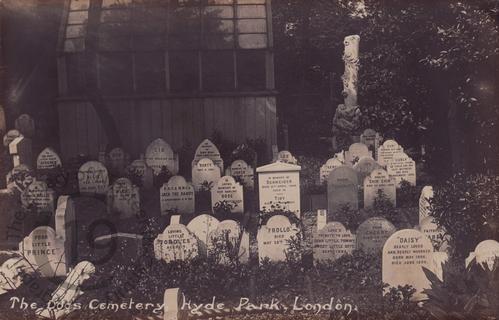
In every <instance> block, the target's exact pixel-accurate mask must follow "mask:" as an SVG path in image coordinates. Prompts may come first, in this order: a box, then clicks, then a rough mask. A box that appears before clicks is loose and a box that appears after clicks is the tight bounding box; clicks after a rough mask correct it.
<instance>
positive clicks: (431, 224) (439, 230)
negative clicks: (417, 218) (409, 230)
mask: <svg viewBox="0 0 499 320" xmlns="http://www.w3.org/2000/svg"><path fill="white" fill-rule="evenodd" d="M419 231H421V232H422V233H423V234H424V235H426V236H427V237H428V239H430V241H431V243H432V244H433V247H434V249H435V251H437V252H447V250H449V241H450V236H449V235H448V234H447V233H446V232H445V229H444V228H443V227H439V226H438V224H437V223H436V222H435V219H434V218H433V217H426V218H424V219H423V221H421V223H420V224H419Z"/></svg>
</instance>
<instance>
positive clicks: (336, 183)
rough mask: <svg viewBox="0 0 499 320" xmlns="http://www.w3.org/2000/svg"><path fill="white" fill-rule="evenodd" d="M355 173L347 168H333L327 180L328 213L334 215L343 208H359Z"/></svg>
mask: <svg viewBox="0 0 499 320" xmlns="http://www.w3.org/2000/svg"><path fill="white" fill-rule="evenodd" d="M358 198H359V196H358V176H357V172H356V171H355V170H354V169H352V168H351V167H349V166H345V165H343V166H341V167H338V168H335V169H334V170H333V171H331V173H330V174H329V176H328V178H327V204H328V213H329V214H330V215H331V214H334V213H336V212H338V211H339V210H340V209H341V208H342V207H343V206H345V205H348V206H349V207H350V209H352V210H356V209H358V208H359V200H358Z"/></svg>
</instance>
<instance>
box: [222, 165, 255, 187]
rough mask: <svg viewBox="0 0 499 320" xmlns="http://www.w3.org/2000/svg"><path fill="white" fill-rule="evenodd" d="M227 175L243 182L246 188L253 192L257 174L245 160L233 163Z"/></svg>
mask: <svg viewBox="0 0 499 320" xmlns="http://www.w3.org/2000/svg"><path fill="white" fill-rule="evenodd" d="M225 174H226V175H228V176H233V177H234V178H235V179H236V180H237V181H239V182H241V183H242V184H243V186H244V187H246V188H248V189H250V190H253V188H254V187H255V181H254V179H255V177H254V176H255V173H254V170H253V168H252V167H251V166H250V165H248V164H247V163H246V162H245V161H244V160H236V161H234V162H232V164H231V165H230V167H228V168H227V170H226V173H225Z"/></svg>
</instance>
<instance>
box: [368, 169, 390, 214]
mask: <svg viewBox="0 0 499 320" xmlns="http://www.w3.org/2000/svg"><path fill="white" fill-rule="evenodd" d="M379 190H381V191H383V193H384V194H385V195H386V196H387V198H388V199H389V200H390V201H391V202H392V204H393V206H395V205H396V203H397V187H396V183H395V179H393V178H392V177H390V176H389V175H388V173H387V172H386V171H385V170H383V169H376V170H374V171H373V172H371V174H370V175H369V176H367V177H366V178H365V179H364V208H370V207H372V206H373V204H374V199H376V197H377V196H378V192H379Z"/></svg>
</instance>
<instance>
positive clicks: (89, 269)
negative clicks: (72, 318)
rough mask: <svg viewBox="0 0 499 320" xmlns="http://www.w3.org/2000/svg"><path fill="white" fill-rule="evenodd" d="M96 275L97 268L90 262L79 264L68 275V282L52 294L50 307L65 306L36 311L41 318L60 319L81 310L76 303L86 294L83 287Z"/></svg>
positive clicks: (65, 281)
mask: <svg viewBox="0 0 499 320" xmlns="http://www.w3.org/2000/svg"><path fill="white" fill-rule="evenodd" d="M94 273H95V266H94V265H93V264H92V263H91V262H88V261H82V262H80V263H78V264H77V265H76V266H75V267H74V269H73V270H71V272H70V273H69V274H68V276H67V277H66V280H64V282H63V283H61V284H60V285H59V286H58V287H57V289H56V290H55V291H54V292H53V293H52V296H51V298H50V302H49V303H48V304H47V306H48V305H50V306H64V307H61V308H57V307H51V308H49V307H47V308H41V309H38V310H37V311H36V314H37V315H38V316H39V317H42V318H47V319H56V320H57V319H59V318H62V317H64V316H67V315H68V314H70V313H71V312H72V311H74V310H79V308H78V307H76V305H75V302H76V299H78V298H79V297H80V296H81V295H83V294H84V291H83V290H82V288H81V286H82V285H83V283H84V282H85V281H87V280H88V279H89V278H90V277H91V276H92V275H93V274H94Z"/></svg>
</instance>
